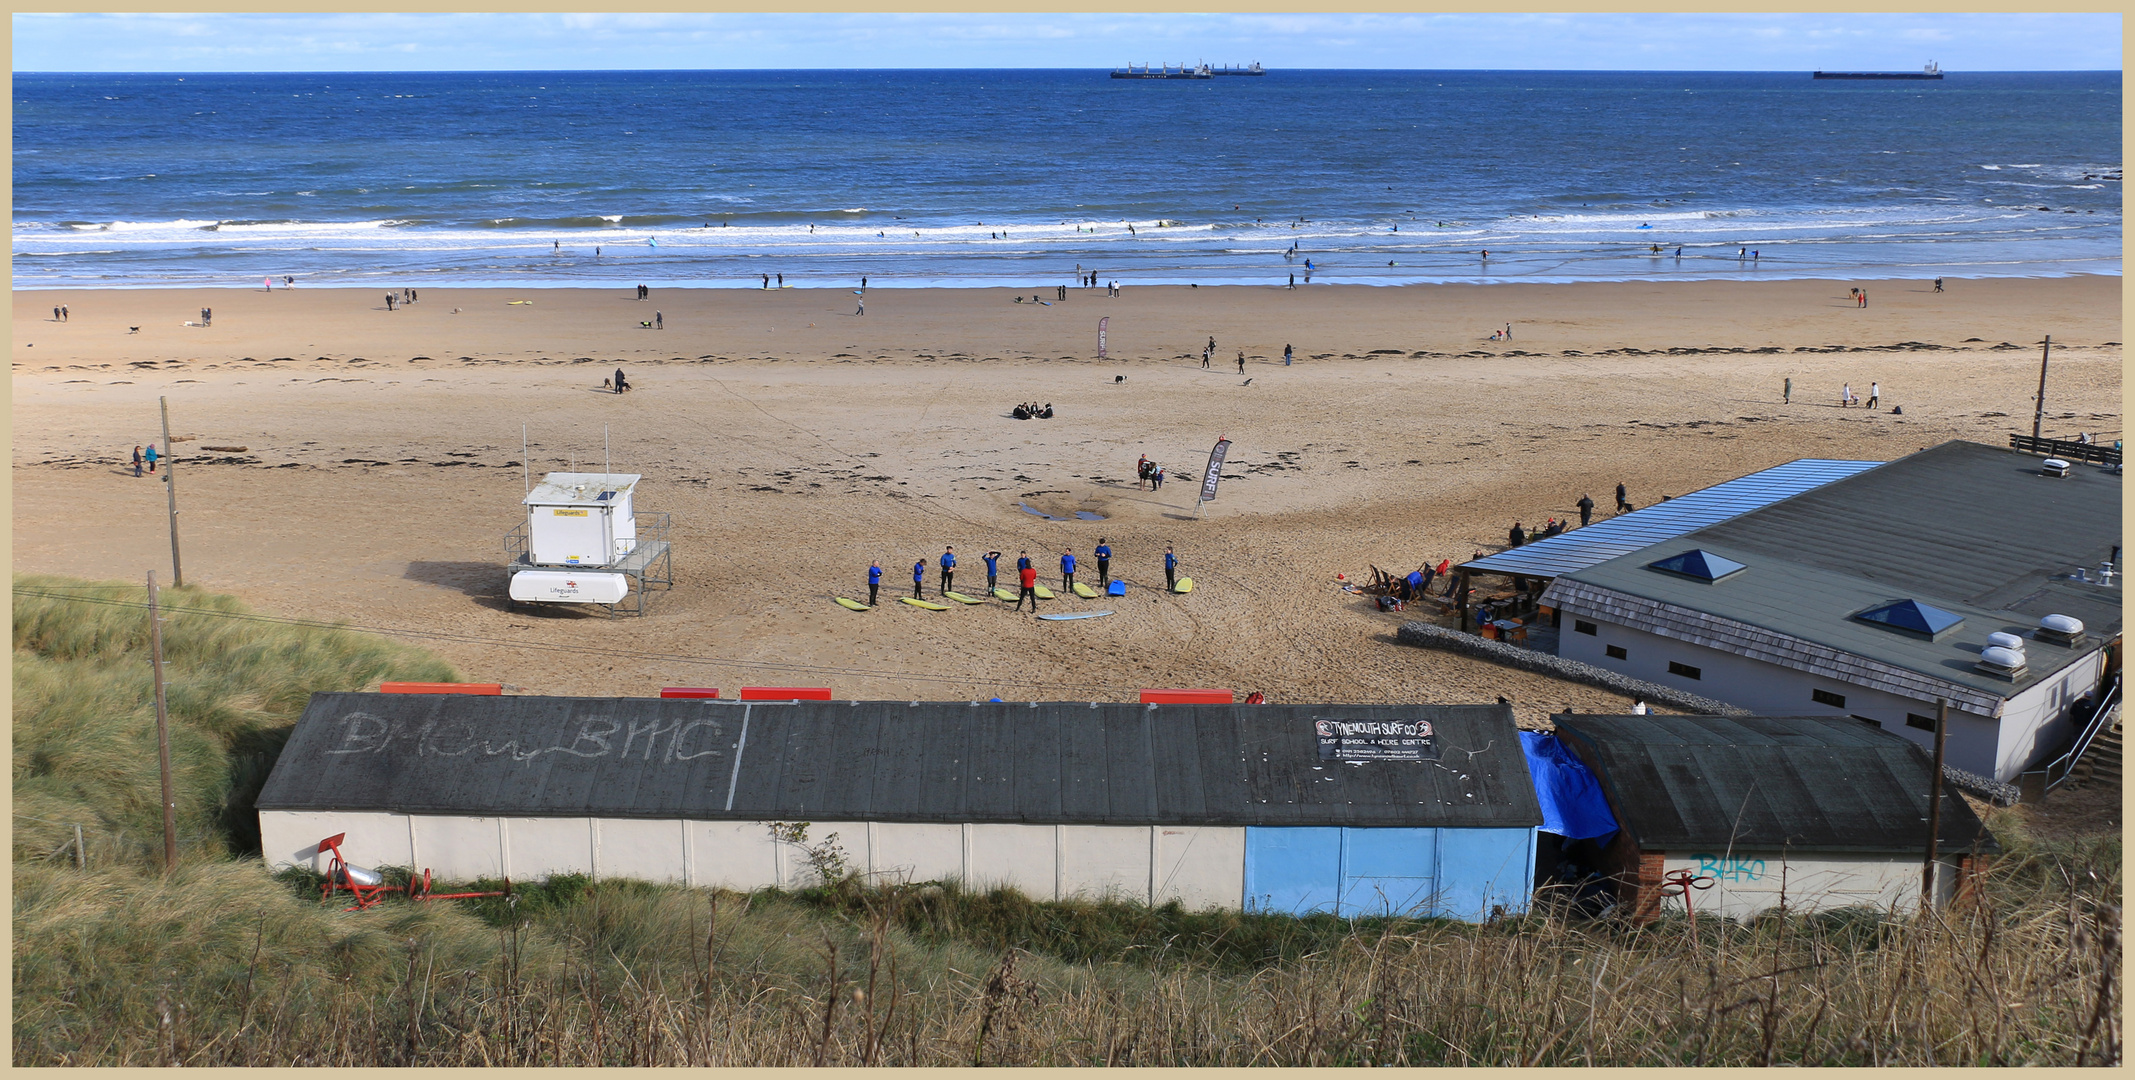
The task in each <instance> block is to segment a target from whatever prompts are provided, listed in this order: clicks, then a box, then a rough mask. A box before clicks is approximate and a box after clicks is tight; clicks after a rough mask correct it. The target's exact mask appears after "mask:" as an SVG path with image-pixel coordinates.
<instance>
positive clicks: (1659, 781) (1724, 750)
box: [1553, 715, 2001, 858]
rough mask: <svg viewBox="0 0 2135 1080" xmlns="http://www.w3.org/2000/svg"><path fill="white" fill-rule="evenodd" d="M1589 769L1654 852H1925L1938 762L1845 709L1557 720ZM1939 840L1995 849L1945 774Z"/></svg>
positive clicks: (1951, 846) (1956, 848)
mask: <svg viewBox="0 0 2135 1080" xmlns="http://www.w3.org/2000/svg"><path fill="white" fill-rule="evenodd" d="M1553 719H1554V720H1555V721H1556V724H1557V733H1558V734H1559V735H1561V736H1563V737H1564V741H1565V744H1566V745H1567V746H1570V747H1571V748H1572V751H1573V752H1574V753H1576V754H1578V755H1579V758H1580V760H1582V761H1584V762H1586V764H1587V767H1588V768H1591V769H1593V770H1594V775H1595V776H1596V777H1597V778H1599V779H1600V781H1601V786H1602V790H1603V791H1604V792H1605V793H1606V794H1607V795H1608V799H1609V806H1610V808H1611V809H1612V810H1614V811H1615V813H1616V819H1617V821H1618V822H1620V823H1621V824H1622V825H1623V827H1624V828H1626V829H1628V830H1630V833H1631V837H1632V839H1634V840H1636V841H1638V844H1639V846H1640V847H1641V848H1644V849H1646V850H1648V851H1666V852H1671V853H1682V854H1690V853H1693V852H1712V853H1714V854H1720V853H1724V852H1725V851H1727V850H1728V849H1729V848H1730V847H1732V848H1733V849H1734V850H1737V851H1741V850H1759V851H1769V850H1774V849H1780V848H1786V849H1790V850H1794V851H1803V852H1811V851H1857V852H1890V853H1895V854H1900V855H1903V854H1914V855H1917V856H1920V857H1923V858H1924V857H1925V855H1926V853H1927V814H1928V806H1927V793H1928V790H1929V789H1928V777H1929V776H1930V775H1931V774H1932V770H1933V768H1934V762H1933V761H1932V760H1931V759H1930V758H1929V757H1928V755H1927V754H1926V752H1925V751H1922V750H1921V749H1920V748H1919V747H1918V746H1915V745H1913V744H1912V743H1911V742H1909V741H1907V740H1905V739H1903V738H1900V737H1899V736H1896V735H1893V734H1891V733H1890V732H1887V731H1883V730H1881V729H1880V728H1875V727H1871V726H1869V725H1867V724H1864V723H1861V722H1860V721H1858V720H1853V719H1850V718H1846V717H1830V716H1736V717H1727V716H1658V715H1656V716H1586V715H1562V716H1557V717H1554V718H1553ZM1943 794H1944V799H1943V803H1942V838H1941V843H1940V845H1939V846H1940V849H1941V850H1943V851H1946V852H1967V851H1972V850H1974V845H1975V844H1977V849H1978V850H1979V851H1982V852H1988V853H1993V852H1999V851H2000V850H2001V846H2000V845H1999V844H1998V843H1997V842H1996V841H1995V839H1994V834H1992V833H1990V832H1988V831H1987V827H1986V825H1985V824H1984V823H1982V822H1981V821H1980V820H1979V817H1978V815H1976V814H1974V813H1972V809H1971V807H1969V806H1967V805H1965V801H1964V799H1963V798H1961V797H1959V796H1958V794H1957V790H1956V789H1955V788H1953V787H1949V786H1948V785H1947V783H1946V782H1945V786H1944V792H1943Z"/></svg>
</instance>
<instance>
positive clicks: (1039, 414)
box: [1010, 401, 1053, 420]
mask: <svg viewBox="0 0 2135 1080" xmlns="http://www.w3.org/2000/svg"><path fill="white" fill-rule="evenodd" d="M1010 415H1012V416H1014V417H1015V418H1016V419H1018V420H1031V419H1037V420H1051V419H1052V418H1053V403H1052V402H1050V401H1048V402H1046V403H1045V404H1044V405H1039V404H1038V403H1037V402H1035V401H1026V402H1024V403H1022V404H1021V405H1018V406H1016V409H1015V412H1013V413H1011V414H1010Z"/></svg>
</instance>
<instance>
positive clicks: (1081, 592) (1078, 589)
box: [1075, 581, 1098, 600]
mask: <svg viewBox="0 0 2135 1080" xmlns="http://www.w3.org/2000/svg"><path fill="white" fill-rule="evenodd" d="M1075 595H1077V596H1079V597H1082V598H1083V599H1084V600H1095V599H1097V596H1098V592H1097V590H1096V589H1093V588H1090V587H1089V586H1088V585H1084V584H1083V583H1082V582H1079V581H1078V582H1076V583H1075Z"/></svg>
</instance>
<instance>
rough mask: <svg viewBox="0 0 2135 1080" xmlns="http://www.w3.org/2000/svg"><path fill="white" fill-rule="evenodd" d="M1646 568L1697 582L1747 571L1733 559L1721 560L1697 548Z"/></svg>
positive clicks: (1715, 579) (1649, 564)
mask: <svg viewBox="0 0 2135 1080" xmlns="http://www.w3.org/2000/svg"><path fill="white" fill-rule="evenodd" d="M1646 566H1647V567H1648V568H1650V569H1654V570H1661V571H1665V572H1667V573H1670V574H1680V575H1682V576H1683V577H1687V578H1695V579H1697V580H1699V581H1718V580H1720V579H1721V578H1724V577H1727V576H1728V575H1730V574H1736V573H1740V572H1742V571H1743V570H1747V569H1749V568H1748V567H1746V566H1744V565H1742V564H1741V563H1738V562H1736V561H1734V560H1733V559H1723V558H1721V557H1719V556H1718V555H1715V554H1713V553H1712V552H1710V551H1704V550H1701V549H1699V548H1692V549H1690V550H1689V551H1686V552H1683V553H1682V554H1681V555H1671V556H1669V557H1668V558H1665V559H1662V560H1660V561H1659V562H1649V563H1647V564H1646Z"/></svg>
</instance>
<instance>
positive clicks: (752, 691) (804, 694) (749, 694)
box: [741, 686, 830, 701]
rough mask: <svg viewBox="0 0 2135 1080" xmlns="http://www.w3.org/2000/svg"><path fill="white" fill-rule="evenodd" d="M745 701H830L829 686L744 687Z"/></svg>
mask: <svg viewBox="0 0 2135 1080" xmlns="http://www.w3.org/2000/svg"><path fill="white" fill-rule="evenodd" d="M741 700H743V701H829V700H830V687H827V686H744V687H742V688H741Z"/></svg>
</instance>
